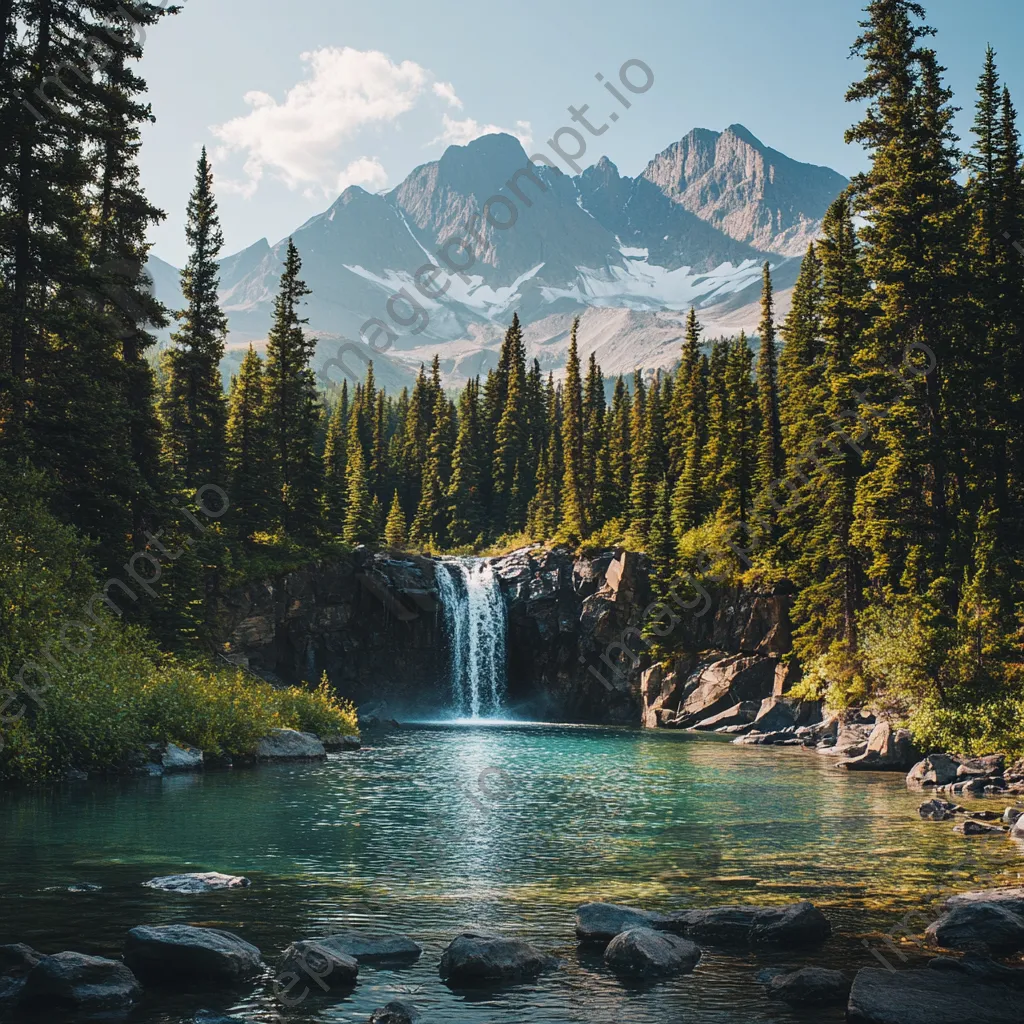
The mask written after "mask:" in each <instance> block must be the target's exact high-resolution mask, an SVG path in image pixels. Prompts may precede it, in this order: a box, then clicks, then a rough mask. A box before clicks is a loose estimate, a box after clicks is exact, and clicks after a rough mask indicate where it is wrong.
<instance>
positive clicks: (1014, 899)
mask: <svg viewBox="0 0 1024 1024" xmlns="http://www.w3.org/2000/svg"><path fill="white" fill-rule="evenodd" d="M978 903H995V904H998V905H999V906H1001V907H1005V908H1006V909H1007V910H1012V911H1013V912H1014V913H1015V914H1019V915H1020V916H1021V917H1024V887H1022V886H1017V885H1007V886H1002V887H1000V888H997V889H975V890H972V891H971V892H961V893H957V895H956V896H950V897H949V899H948V900H946V902H945V904H944V907H943V909H945V910H952V909H953V908H955V907H964V906H969V905H973V904H978Z"/></svg>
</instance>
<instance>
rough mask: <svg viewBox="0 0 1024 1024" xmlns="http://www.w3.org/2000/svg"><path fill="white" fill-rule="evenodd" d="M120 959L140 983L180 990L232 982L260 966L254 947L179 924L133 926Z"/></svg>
mask: <svg viewBox="0 0 1024 1024" xmlns="http://www.w3.org/2000/svg"><path fill="white" fill-rule="evenodd" d="M124 962H125V963H126V964H127V965H128V966H129V967H130V968H131V969H132V971H134V972H135V974H136V975H137V976H138V977H139V978H140V979H141V980H142V982H143V983H145V984H153V985H173V986H174V987H176V988H182V989H195V988H204V987H206V986H207V985H210V984H227V985H232V984H237V983H239V982H242V981H245V980H248V979H249V978H252V977H254V976H255V975H257V974H259V973H260V971H261V969H262V966H263V965H262V963H261V960H260V951H259V950H258V949H257V948H256V947H255V946H253V945H250V944H249V943H248V942H246V941H245V940H244V939H240V938H239V937H238V936H237V935H235V934H233V933H232V932H225V931H221V930H219V929H217V928H194V927H192V926H191V925H184V924H168V925H151V926H146V925H143V926H140V927H138V928H133V929H132V930H131V931H130V932H129V933H128V938H127V939H126V940H125V944H124Z"/></svg>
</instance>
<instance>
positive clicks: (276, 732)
mask: <svg viewBox="0 0 1024 1024" xmlns="http://www.w3.org/2000/svg"><path fill="white" fill-rule="evenodd" d="M326 756H327V751H326V750H325V749H324V745H323V744H322V743H321V742H320V740H318V739H317V738H316V736H314V735H313V734H312V733H311V732H299V731H298V730H297V729H271V731H270V735H269V736H264V737H263V739H261V740H260V742H259V744H258V745H257V747H256V757H257V758H258V759H259V760H260V761H315V760H319V759H320V758H324V757H326Z"/></svg>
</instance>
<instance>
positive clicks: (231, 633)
mask: <svg viewBox="0 0 1024 1024" xmlns="http://www.w3.org/2000/svg"><path fill="white" fill-rule="evenodd" d="M434 564H435V563H434V562H433V561H432V560H431V559H429V558H420V557H419V556H413V555H409V556H405V557H391V556H389V555H385V554H373V553H371V552H370V551H368V550H367V549H365V548H356V550H355V551H354V552H353V553H352V554H351V555H348V556H344V557H339V558H337V559H335V560H332V561H330V562H318V563H313V564H310V565H308V566H305V567H303V568H301V569H296V570H295V571H294V572H289V573H284V574H282V575H279V576H276V577H273V578H270V579H266V580H261V581H258V582H254V583H249V584H245V585H244V586H239V587H235V588H232V589H229V590H226V591H224V592H222V593H219V594H217V595H215V597H213V598H212V599H211V602H210V606H209V610H208V613H207V618H208V623H209V628H210V632H211V633H212V635H213V640H214V642H215V644H216V645H217V649H218V650H219V651H222V652H223V653H224V655H225V657H227V659H228V660H229V661H231V662H234V663H237V664H240V665H243V666H245V667H246V668H248V669H250V670H252V671H253V672H255V673H257V674H258V675H260V676H262V677H264V678H266V679H269V680H271V681H272V682H284V683H296V682H300V681H302V680H308V681H311V682H316V681H318V680H319V679H320V676H321V674H322V673H324V672H326V673H327V677H328V679H329V680H330V682H331V683H332V685H333V686H334V687H335V689H337V691H338V692H339V693H340V694H342V695H343V696H345V697H348V698H350V699H351V700H354V701H355V702H356V703H357V704H364V703H368V702H374V701H380V700H387V701H389V702H390V704H391V705H392V706H393V707H394V708H395V709H396V711H398V712H400V713H412V712H415V711H416V710H422V711H429V712H436V711H437V710H438V708H440V707H442V706H443V704H444V697H445V695H446V694H447V683H446V678H447V675H446V674H447V658H448V651H447V642H446V640H445V636H444V624H443V617H442V615H441V606H440V603H439V600H438V595H437V586H436V583H435V579H434Z"/></svg>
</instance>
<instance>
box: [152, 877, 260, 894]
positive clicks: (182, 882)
mask: <svg viewBox="0 0 1024 1024" xmlns="http://www.w3.org/2000/svg"><path fill="white" fill-rule="evenodd" d="M251 884H252V883H251V882H250V881H249V879H248V878H246V877H245V876H244V875H223V874H221V873H220V872H219V871H203V872H189V873H187V874H184V875H162V876H161V877H160V878H151V879H150V880H149V881H148V882H143V883H142V885H143V888H145V889H159V890H160V891H161V892H177V893H182V894H185V895H192V894H194V893H201V892H216V891H217V890H220V889H246V888H248V887H249V885H251Z"/></svg>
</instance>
